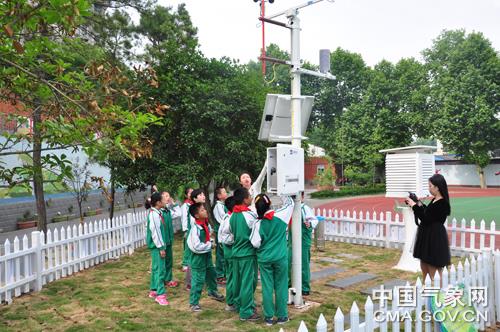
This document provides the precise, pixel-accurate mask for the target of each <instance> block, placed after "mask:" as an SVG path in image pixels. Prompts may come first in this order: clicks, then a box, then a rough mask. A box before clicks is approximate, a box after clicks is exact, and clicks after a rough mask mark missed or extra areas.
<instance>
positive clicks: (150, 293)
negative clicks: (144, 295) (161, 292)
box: [148, 290, 158, 299]
mask: <svg viewBox="0 0 500 332" xmlns="http://www.w3.org/2000/svg"><path fill="white" fill-rule="evenodd" d="M157 296H158V294H156V291H154V290H152V291H149V295H148V297H149V298H152V299H154V298H156V297H157Z"/></svg>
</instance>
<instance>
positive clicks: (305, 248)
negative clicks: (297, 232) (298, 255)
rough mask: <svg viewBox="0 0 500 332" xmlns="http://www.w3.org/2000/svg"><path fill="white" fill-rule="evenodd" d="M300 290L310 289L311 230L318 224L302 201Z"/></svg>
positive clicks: (310, 210)
mask: <svg viewBox="0 0 500 332" xmlns="http://www.w3.org/2000/svg"><path fill="white" fill-rule="evenodd" d="M301 215H302V291H303V292H310V291H311V243H312V240H311V238H312V231H313V229H314V228H315V227H316V225H317V224H318V220H317V219H316V217H315V216H314V212H313V211H312V209H311V208H310V207H309V206H307V205H305V204H304V203H302V206H301ZM306 221H308V222H310V223H311V225H310V227H307V226H306V224H305V223H306Z"/></svg>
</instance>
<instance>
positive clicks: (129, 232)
mask: <svg viewBox="0 0 500 332" xmlns="http://www.w3.org/2000/svg"><path fill="white" fill-rule="evenodd" d="M133 220H134V218H133V217H132V212H129V213H127V227H126V228H125V241H126V243H127V246H128V254H129V255H132V254H133V253H134V230H133V226H132V223H133Z"/></svg>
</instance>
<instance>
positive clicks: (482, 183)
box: [477, 166, 487, 189]
mask: <svg viewBox="0 0 500 332" xmlns="http://www.w3.org/2000/svg"><path fill="white" fill-rule="evenodd" d="M477 171H478V173H479V185H480V186H481V188H482V189H485V188H487V187H486V177H485V176H484V168H482V167H481V166H477Z"/></svg>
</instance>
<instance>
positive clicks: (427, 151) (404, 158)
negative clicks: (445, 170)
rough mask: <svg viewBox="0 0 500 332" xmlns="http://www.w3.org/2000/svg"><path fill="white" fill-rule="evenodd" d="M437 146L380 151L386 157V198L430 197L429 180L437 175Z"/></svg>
mask: <svg viewBox="0 0 500 332" xmlns="http://www.w3.org/2000/svg"><path fill="white" fill-rule="evenodd" d="M435 150H436V147H435V146H426V145H418V146H407V147H402V148H395V149H387V150H380V152H382V153H386V157H385V186H386V194H385V196H386V197H407V196H408V192H413V193H415V194H416V195H417V196H418V197H425V196H428V195H429V186H428V180H429V178H430V177H431V176H432V175H433V174H434V173H435V168H436V167H435V162H434V155H433V154H432V153H433V152H434V151H435Z"/></svg>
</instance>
